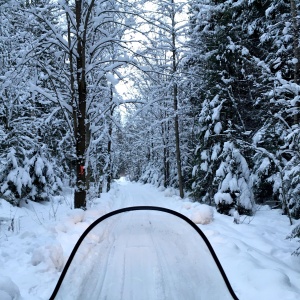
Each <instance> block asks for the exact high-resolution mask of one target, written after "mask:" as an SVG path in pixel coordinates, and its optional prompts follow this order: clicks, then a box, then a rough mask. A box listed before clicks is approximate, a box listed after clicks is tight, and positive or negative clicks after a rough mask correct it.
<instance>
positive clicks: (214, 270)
mask: <svg viewBox="0 0 300 300" xmlns="http://www.w3.org/2000/svg"><path fill="white" fill-rule="evenodd" d="M50 299H56V300H76V299H78V300H79V299H80V300H82V299H89V300H99V299H108V300H115V299H116V300H117V299H118V300H119V299H123V300H132V299H137V300H141V299H143V300H147V299H149V300H156V299H157V300H158V299H172V300H175V299H178V300H182V299H187V300H189V299H195V300H196V299H197V300H199V299H205V300H208V299H212V300H218V299H220V300H226V299H237V297H236V295H235V294H234V292H233V290H232V288H231V286H230V283H229V281H228V279H227V277H226V275H225V273H224V271H223V269H222V267H221V265H220V263H219V261H218V259H217V257H216V255H215V253H214V251H213V249H212V247H211V246H210V244H209V242H208V240H207V238H206V237H205V236H204V234H203V233H202V231H201V230H200V229H199V228H198V226H196V225H195V224H194V223H192V222H191V221H190V220H189V219H188V218H186V217H185V216H183V215H181V214H179V213H177V212H175V211H172V210H168V209H165V208H159V207H131V208H125V209H121V210H118V211H114V212H112V213H109V214H107V215H105V216H103V217H101V218H100V219H98V220H97V221H95V222H94V223H93V224H92V225H91V226H90V227H89V228H88V229H87V230H86V231H85V232H84V234H83V235H82V237H81V238H80V240H79V241H78V242H77V244H76V246H75V248H74V250H73V252H72V254H71V256H70V258H69V260H68V262H67V264H66V266H65V268H64V270H63V272H62V274H61V277H60V279H59V281H58V284H57V286H56V288H55V290H54V292H53V294H52V296H51V298H50Z"/></svg>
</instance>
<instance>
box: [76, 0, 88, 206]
mask: <svg viewBox="0 0 300 300" xmlns="http://www.w3.org/2000/svg"><path fill="white" fill-rule="evenodd" d="M75 9H76V26H77V28H76V30H77V58H76V68H77V89H78V90H77V92H78V105H77V120H78V122H77V134H76V136H75V138H76V159H77V161H76V162H77V164H76V175H77V178H76V190H75V194H74V207H75V208H83V209H85V208H86V176H85V151H86V136H85V135H86V92H87V91H86V78H85V39H84V38H83V35H82V32H81V30H82V27H83V26H81V25H82V0H76V6H75ZM75 132H76V131H75Z"/></svg>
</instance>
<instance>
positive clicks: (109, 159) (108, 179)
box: [106, 86, 114, 192]
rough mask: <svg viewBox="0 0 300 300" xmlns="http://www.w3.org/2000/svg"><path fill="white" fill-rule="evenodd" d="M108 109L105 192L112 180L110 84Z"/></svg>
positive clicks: (112, 109) (111, 96)
mask: <svg viewBox="0 0 300 300" xmlns="http://www.w3.org/2000/svg"><path fill="white" fill-rule="evenodd" d="M110 105H111V106H110V109H109V112H110V114H109V117H110V119H109V125H108V143H107V155H108V164H107V180H106V182H107V184H106V192H109V190H110V187H111V181H112V153H111V151H112V147H111V146H112V133H113V124H112V117H113V113H114V106H113V89H112V86H111V87H110Z"/></svg>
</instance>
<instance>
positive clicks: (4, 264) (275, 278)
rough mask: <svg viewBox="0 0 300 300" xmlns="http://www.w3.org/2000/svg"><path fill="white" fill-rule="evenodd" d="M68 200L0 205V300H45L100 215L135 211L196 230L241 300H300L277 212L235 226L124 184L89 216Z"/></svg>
mask: <svg viewBox="0 0 300 300" xmlns="http://www.w3.org/2000/svg"><path fill="white" fill-rule="evenodd" d="M68 197H69V198H68ZM68 197H67V198H65V199H64V200H62V199H57V202H55V203H54V204H52V205H50V203H46V204H37V203H33V202H29V203H28V204H26V203H24V204H23V205H22V207H21V208H16V207H12V206H10V205H9V204H8V203H7V202H6V201H4V200H0V220H2V221H1V223H0V299H1V300H6V299H7V300H10V299H20V300H21V299H22V300H37V299H48V298H49V296H50V295H51V293H52V291H53V289H54V287H55V285H56V282H57V280H58V277H59V275H60V272H61V270H62V267H63V265H64V263H65V262H66V260H67V258H68V256H69V254H70V252H71V251H72V249H73V247H74V245H75V243H76V242H77V240H78V238H79V237H80V235H81V234H82V232H83V231H84V230H85V229H86V228H87V227H88V226H89V225H90V224H91V223H92V222H93V221H94V220H96V219H97V218H99V217H100V216H102V215H104V214H105V213H108V212H109V211H112V210H115V209H119V208H122V207H126V206H135V205H153V206H162V207H166V208H170V209H173V210H176V211H178V212H180V213H182V214H184V215H186V216H187V217H189V218H190V219H191V220H192V221H194V222H195V223H197V224H198V226H199V227H200V228H201V229H202V230H203V232H204V233H205V235H206V236H207V237H208V239H209V240H210V242H211V244H212V246H213V248H214V249H215V252H216V253H217V255H218V257H219V260H220V261H221V264H222V266H223V268H224V269H225V272H226V274H227V276H228V278H229V280H230V282H231V284H232V286H233V288H234V290H235V292H236V293H237V295H238V297H239V298H240V299H241V300H248V299H249V300H250V299H256V300H259V299H264V300H268V299H270V300H271V299H272V300H274V299H284V300H285V299H286V300H296V299H299V298H300V288H299V282H300V259H299V257H295V256H291V252H293V250H295V249H296V248H297V246H298V243H297V241H296V240H292V241H289V240H286V239H285V238H286V236H287V235H288V234H289V233H290V231H291V230H292V227H291V226H289V225H288V219H287V218H286V216H282V215H281V214H280V211H279V210H270V209H269V208H268V207H267V206H264V207H262V208H261V209H260V210H259V211H258V212H257V214H256V215H255V216H254V217H253V218H245V217H243V216H241V224H238V225H237V224H234V223H233V218H232V217H228V216H224V215H220V214H218V213H217V212H216V211H215V210H214V209H212V208H211V207H209V206H207V205H201V204H199V203H192V202H190V201H189V200H188V199H184V200H182V199H180V198H179V197H178V195H177V193H176V192H174V190H171V189H168V190H165V191H164V190H162V189H157V188H155V187H153V186H151V185H142V184H140V183H130V182H127V181H126V180H124V179H122V180H119V181H117V182H115V183H114V184H113V187H112V190H111V191H110V192H109V193H107V194H103V195H102V196H101V198H99V199H95V200H94V201H93V203H92V204H91V207H90V208H89V209H88V210H87V211H82V210H71V209H70V205H69V204H70V203H71V202H72V200H71V195H69V196H68ZM11 220H13V222H12V221H11ZM298 223H299V222H298ZM19 295H21V297H20V296H19Z"/></svg>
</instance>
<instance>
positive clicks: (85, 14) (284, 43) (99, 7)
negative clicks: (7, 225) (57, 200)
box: [0, 0, 300, 254]
mask: <svg viewBox="0 0 300 300" xmlns="http://www.w3.org/2000/svg"><path fill="white" fill-rule="evenodd" d="M299 43H300V3H299V1H298V0H223V1H222V0H152V1H148V0H97V1H96V0H0V162H1V163H0V197H1V198H2V199H4V200H6V201H8V202H9V203H11V204H13V205H15V206H18V205H19V203H20V201H21V200H31V201H35V202H42V201H51V199H52V197H53V196H55V195H58V194H59V193H60V191H61V189H62V187H63V186H69V187H71V188H72V189H74V191H75V192H74V208H83V209H85V208H86V207H88V205H89V201H91V199H93V198H94V197H99V196H100V195H101V193H102V192H106V191H109V189H110V186H111V183H112V181H113V179H114V178H119V177H120V176H127V177H128V178H129V179H130V180H132V181H140V182H143V183H151V184H153V185H156V186H158V187H159V186H163V187H172V188H176V189H177V190H178V193H179V195H180V197H181V198H184V197H185V196H186V195H188V196H189V197H190V198H191V199H193V201H195V202H201V203H205V204H208V205H212V206H215V207H216V208H217V211H218V212H220V213H223V214H228V215H231V214H234V213H238V214H244V215H254V214H255V211H256V209H257V205H261V204H267V205H270V206H271V207H277V208H281V209H282V213H283V214H285V215H286V216H287V218H288V219H289V222H290V224H293V220H294V219H299V218H300V149H299V139H300V126H299V122H300V111H299V109H300V99H299V94H300V44H299ZM290 237H291V238H299V237H300V227H299V226H298V227H296V228H295V229H294V230H293V232H291V235H290ZM295 253H296V254H300V248H299V249H298V250H296V251H295Z"/></svg>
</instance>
